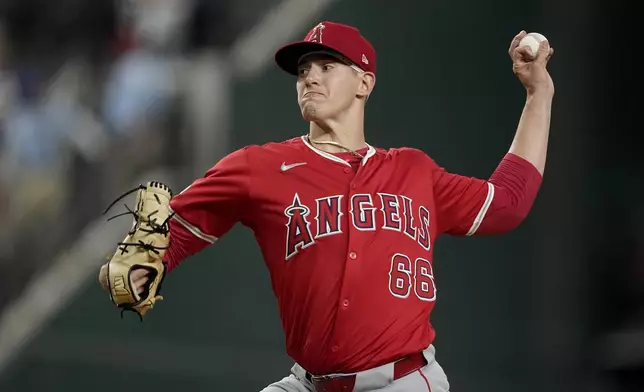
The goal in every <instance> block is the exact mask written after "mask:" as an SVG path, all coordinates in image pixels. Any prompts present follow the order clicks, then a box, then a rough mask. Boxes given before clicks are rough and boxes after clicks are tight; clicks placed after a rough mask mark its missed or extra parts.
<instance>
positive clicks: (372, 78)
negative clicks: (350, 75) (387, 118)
mask: <svg viewBox="0 0 644 392" xmlns="http://www.w3.org/2000/svg"><path fill="white" fill-rule="evenodd" d="M358 77H359V78H360V84H359V85H358V93H357V95H358V97H360V98H364V97H368V96H369V95H371V92H372V91H373V88H374V87H375V85H376V75H374V74H373V73H372V72H362V73H360V74H358Z"/></svg>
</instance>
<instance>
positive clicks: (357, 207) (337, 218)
mask: <svg viewBox="0 0 644 392" xmlns="http://www.w3.org/2000/svg"><path fill="white" fill-rule="evenodd" d="M413 203H414V201H413V200H412V199H411V198H409V197H407V196H403V195H394V194H389V193H377V194H375V195H371V194H368V193H358V194H355V195H352V196H351V198H350V199H349V200H348V202H347V203H346V204H347V205H348V207H347V208H348V209H349V211H348V213H349V216H348V219H346V220H345V222H348V224H350V225H352V226H353V227H354V228H355V229H356V230H360V231H376V230H377V229H381V230H391V231H396V232H399V233H401V234H403V235H404V236H405V237H407V238H408V239H411V240H413V241H415V242H417V243H418V245H420V246H421V247H422V248H423V249H424V250H429V249H430V244H431V240H430V236H429V221H430V216H429V210H428V209H427V208H426V207H425V206H420V207H418V209H417V210H414V207H413ZM310 204H311V206H312V207H313V208H315V216H314V219H315V222H313V220H312V219H311V218H310V217H311V215H312V214H311V211H312V209H311V208H310V207H309V206H307V205H306V204H305V203H303V202H302V200H301V198H300V196H299V195H298V194H297V193H296V194H295V196H294V197H293V202H292V203H291V205H289V206H288V207H286V209H285V210H284V215H286V218H287V219H286V258H285V259H286V260H288V259H290V258H291V257H293V256H294V255H296V254H297V253H299V251H300V250H302V249H305V248H307V247H309V246H311V245H313V244H315V240H316V239H318V238H321V237H327V236H331V235H336V234H340V233H342V222H343V220H342V217H343V216H344V212H343V210H342V208H343V207H342V206H343V195H334V196H325V197H320V198H318V199H315V200H313V201H312V202H311V203H310Z"/></svg>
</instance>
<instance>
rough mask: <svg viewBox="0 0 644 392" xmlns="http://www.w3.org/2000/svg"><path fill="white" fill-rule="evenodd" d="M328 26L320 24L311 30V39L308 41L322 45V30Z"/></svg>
mask: <svg viewBox="0 0 644 392" xmlns="http://www.w3.org/2000/svg"><path fill="white" fill-rule="evenodd" d="M325 27H326V26H324V25H323V24H322V23H320V24H318V25H317V26H315V27H314V28H313V30H311V34H310V37H309V39H308V41H309V42H317V43H318V44H321V43H322V30H324V28H325Z"/></svg>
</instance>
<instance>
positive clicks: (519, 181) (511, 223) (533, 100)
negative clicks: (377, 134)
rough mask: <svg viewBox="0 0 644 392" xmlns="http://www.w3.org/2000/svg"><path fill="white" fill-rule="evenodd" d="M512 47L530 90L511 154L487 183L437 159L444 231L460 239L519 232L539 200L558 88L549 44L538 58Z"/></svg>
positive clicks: (515, 42) (515, 43)
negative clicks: (454, 170) (451, 169)
mask: <svg viewBox="0 0 644 392" xmlns="http://www.w3.org/2000/svg"><path fill="white" fill-rule="evenodd" d="M524 36H525V32H524V31H522V32H520V33H519V34H518V35H517V36H516V37H514V39H513V40H512V42H511V44H510V49H509V54H510V56H511V58H512V64H513V72H514V74H515V75H516V76H517V77H518V78H519V80H520V81H521V83H522V84H523V86H524V87H525V89H526V102H525V106H524V108H523V112H522V114H521V119H520V120H519V125H518V126H517V130H516V134H515V137H514V141H513V142H512V145H511V147H510V150H509V151H508V153H507V154H506V155H505V157H504V158H503V160H502V161H501V162H500V164H499V165H498V167H497V168H496V170H495V171H494V173H493V174H492V176H491V177H490V178H489V179H488V180H487V181H486V180H481V179H475V178H468V177H463V176H459V175H455V174H451V173H448V172H447V171H445V170H444V169H442V168H440V167H438V166H437V165H436V164H435V163H434V162H433V161H432V164H433V170H432V172H433V175H432V177H433V180H434V197H435V201H436V208H437V211H438V212H437V214H438V216H437V222H438V225H439V230H440V232H446V233H448V234H457V235H475V234H499V233H504V232H507V231H509V230H512V229H514V228H516V227H517V226H518V225H519V224H520V223H521V222H523V220H524V219H525V218H526V216H527V215H528V213H529V212H530V209H531V208H532V205H533V203H534V200H535V199H536V196H537V193H538V191H539V188H540V187H541V182H542V178H543V172H544V168H545V162H546V153H547V149H548V136H549V133H550V117H551V106H552V99H553V96H554V84H553V82H552V79H551V77H550V75H549V74H548V71H547V70H546V65H547V62H548V60H549V59H550V57H551V56H552V54H553V53H554V51H553V49H552V48H550V46H549V44H548V42H547V41H544V42H542V43H541V45H540V48H539V52H538V54H537V56H536V57H534V58H533V57H532V55H531V54H530V52H529V49H528V48H527V47H518V44H519V41H520V40H521V39H522V38H523V37H524Z"/></svg>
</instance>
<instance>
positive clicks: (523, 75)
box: [508, 30, 555, 94]
mask: <svg viewBox="0 0 644 392" xmlns="http://www.w3.org/2000/svg"><path fill="white" fill-rule="evenodd" d="M525 35H526V32H525V31H523V30H522V31H521V32H520V33H519V34H517V35H516V36H515V37H514V39H513V40H512V42H511V43H510V49H509V50H508V54H509V55H510V58H511V59H512V71H513V72H514V74H515V75H516V76H517V77H518V78H519V80H520V81H521V83H522V84H523V86H524V87H525V89H526V91H527V92H528V94H535V93H549V94H554V92H555V87H554V83H553V81H552V78H551V77H550V74H549V73H548V70H547V69H546V67H547V65H548V61H549V60H550V58H551V57H552V55H553V54H554V52H555V50H554V49H553V48H552V47H550V44H549V42H548V41H542V42H541V44H540V45H539V51H538V53H537V55H536V56H534V57H533V56H532V53H531V51H530V48H529V47H527V46H523V47H519V41H521V39H522V38H523V37H524V36H525Z"/></svg>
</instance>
